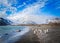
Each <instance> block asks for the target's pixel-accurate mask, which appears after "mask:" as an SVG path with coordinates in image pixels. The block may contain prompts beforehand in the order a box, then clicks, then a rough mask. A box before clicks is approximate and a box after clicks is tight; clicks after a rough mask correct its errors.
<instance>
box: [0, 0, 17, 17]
mask: <svg viewBox="0 0 60 43" xmlns="http://www.w3.org/2000/svg"><path fill="white" fill-rule="evenodd" d="M11 4H12V3H8V0H0V9H1V10H2V11H0V17H5V16H6V11H8V10H9V11H11V12H12V14H13V13H15V12H16V11H17V9H16V8H15V7H12V6H11ZM1 5H2V6H1ZM2 7H4V8H2ZM2 13H4V14H2Z"/></svg>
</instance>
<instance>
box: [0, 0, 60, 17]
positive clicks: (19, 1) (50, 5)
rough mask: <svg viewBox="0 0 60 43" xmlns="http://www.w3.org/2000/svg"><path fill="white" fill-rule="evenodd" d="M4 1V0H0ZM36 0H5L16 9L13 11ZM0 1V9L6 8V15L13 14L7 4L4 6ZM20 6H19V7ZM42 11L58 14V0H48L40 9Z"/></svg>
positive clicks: (59, 14)
mask: <svg viewBox="0 0 60 43" xmlns="http://www.w3.org/2000/svg"><path fill="white" fill-rule="evenodd" d="M1 1H2V2H4V0H1ZM37 1H38V0H7V2H8V4H11V6H12V7H14V8H16V9H17V10H16V11H15V9H14V12H13V13H18V12H20V11H22V10H24V9H25V8H27V7H26V6H29V5H32V4H34V3H36V2H37ZM2 2H1V3H0V11H1V12H3V11H4V10H5V8H6V11H5V13H6V14H7V15H10V14H13V13H12V11H11V9H10V8H9V7H8V6H5V5H4V3H2ZM19 6H20V7H19ZM40 10H41V11H42V13H50V14H51V15H54V16H57V17H58V16H60V1H59V0H48V1H47V2H46V4H45V6H44V7H43V8H42V9H40Z"/></svg>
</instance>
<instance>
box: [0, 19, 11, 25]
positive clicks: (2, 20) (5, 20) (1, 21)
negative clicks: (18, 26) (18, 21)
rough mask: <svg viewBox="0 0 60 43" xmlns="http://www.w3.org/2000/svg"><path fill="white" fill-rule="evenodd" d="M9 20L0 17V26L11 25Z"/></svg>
mask: <svg viewBox="0 0 60 43" xmlns="http://www.w3.org/2000/svg"><path fill="white" fill-rule="evenodd" d="M11 23H12V22H11V21H10V20H8V19H4V18H0V26H3V25H11Z"/></svg>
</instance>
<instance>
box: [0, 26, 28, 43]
mask: <svg viewBox="0 0 60 43" xmlns="http://www.w3.org/2000/svg"><path fill="white" fill-rule="evenodd" d="M17 30H20V32H19V31H17ZM27 32H29V27H28V26H0V43H14V42H15V41H17V40H18V39H19V38H20V37H21V36H23V35H24V34H25V33H27Z"/></svg>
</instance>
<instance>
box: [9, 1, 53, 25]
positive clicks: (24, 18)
mask: <svg viewBox="0 0 60 43" xmlns="http://www.w3.org/2000/svg"><path fill="white" fill-rule="evenodd" d="M44 6H45V2H41V3H39V2H37V3H35V4H33V5H32V6H29V7H27V8H26V9H24V10H23V11H21V12H19V13H17V14H14V15H10V16H9V17H8V19H10V20H11V21H13V22H14V23H16V24H22V23H25V24H26V23H27V22H31V21H33V22H35V23H37V24H42V23H47V22H46V20H47V19H50V18H52V17H53V16H50V15H47V14H44V13H42V12H41V11H40V9H41V8H42V7H44Z"/></svg>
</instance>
